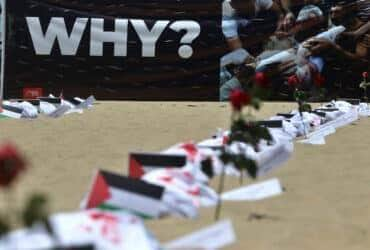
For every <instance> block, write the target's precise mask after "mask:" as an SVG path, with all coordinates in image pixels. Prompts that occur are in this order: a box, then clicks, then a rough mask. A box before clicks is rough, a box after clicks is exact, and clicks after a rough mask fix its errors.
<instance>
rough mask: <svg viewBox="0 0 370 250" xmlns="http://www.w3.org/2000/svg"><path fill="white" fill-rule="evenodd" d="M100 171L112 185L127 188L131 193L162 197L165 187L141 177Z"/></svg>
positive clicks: (155, 197) (156, 197)
mask: <svg viewBox="0 0 370 250" xmlns="http://www.w3.org/2000/svg"><path fill="white" fill-rule="evenodd" d="M100 173H101V175H102V176H103V177H104V180H105V181H106V183H107V184H108V185H109V186H111V187H114V188H116V189H121V190H126V191H128V192H131V193H136V194H140V195H143V196H147V197H150V198H153V199H157V200H160V199H161V198H162V195H163V192H164V187H161V186H157V185H153V184H150V183H147V182H145V181H142V180H139V179H132V178H128V177H125V176H119V175H116V174H113V173H109V172H106V171H103V170H101V171H100Z"/></svg>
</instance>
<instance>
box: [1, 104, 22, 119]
mask: <svg viewBox="0 0 370 250" xmlns="http://www.w3.org/2000/svg"><path fill="white" fill-rule="evenodd" d="M22 112H23V110H22V109H20V108H17V107H13V106H9V105H4V104H3V105H2V110H1V113H0V118H15V119H20V118H21V117H22Z"/></svg>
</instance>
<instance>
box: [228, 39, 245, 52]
mask: <svg viewBox="0 0 370 250" xmlns="http://www.w3.org/2000/svg"><path fill="white" fill-rule="evenodd" d="M226 41H227V44H228V45H229V49H230V50H231V51H234V50H237V49H240V48H243V44H242V41H240V38H239V37H238V36H237V37H233V38H228V39H227V40H226Z"/></svg>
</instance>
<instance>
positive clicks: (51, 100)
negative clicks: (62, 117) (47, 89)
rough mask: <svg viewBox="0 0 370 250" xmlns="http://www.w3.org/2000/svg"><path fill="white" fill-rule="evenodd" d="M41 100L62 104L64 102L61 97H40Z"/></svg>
mask: <svg viewBox="0 0 370 250" xmlns="http://www.w3.org/2000/svg"><path fill="white" fill-rule="evenodd" d="M39 100H40V101H42V102H48V103H51V104H61V103H62V99H60V98H52V97H40V98H39Z"/></svg>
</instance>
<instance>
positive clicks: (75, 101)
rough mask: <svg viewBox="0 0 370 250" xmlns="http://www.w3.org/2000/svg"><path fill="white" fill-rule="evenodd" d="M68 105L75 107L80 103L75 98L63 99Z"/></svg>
mask: <svg viewBox="0 0 370 250" xmlns="http://www.w3.org/2000/svg"><path fill="white" fill-rule="evenodd" d="M64 100H66V101H68V102H70V103H72V104H73V105H75V106H77V105H80V104H81V101H79V100H76V99H75V98H70V99H64Z"/></svg>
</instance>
